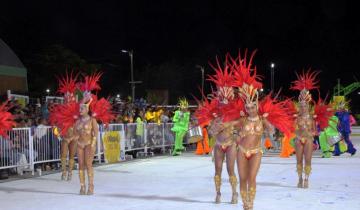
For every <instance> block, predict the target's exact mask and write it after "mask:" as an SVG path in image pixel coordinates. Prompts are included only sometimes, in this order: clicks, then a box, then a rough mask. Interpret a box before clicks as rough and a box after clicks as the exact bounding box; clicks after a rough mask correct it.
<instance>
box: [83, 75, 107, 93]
mask: <svg viewBox="0 0 360 210" xmlns="http://www.w3.org/2000/svg"><path fill="white" fill-rule="evenodd" d="M101 75H102V73H101V72H98V73H94V74H92V75H90V76H85V81H84V82H82V83H80V84H79V89H80V90H81V91H84V92H85V91H86V92H91V91H93V90H101V88H100V85H99V83H98V82H99V80H100V77H101Z"/></svg>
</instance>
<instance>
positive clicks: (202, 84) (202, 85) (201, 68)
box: [195, 65, 205, 92]
mask: <svg viewBox="0 0 360 210" xmlns="http://www.w3.org/2000/svg"><path fill="white" fill-rule="evenodd" d="M195 67H196V68H199V69H200V71H201V92H204V72H205V69H204V67H203V66H200V65H196V66H195Z"/></svg>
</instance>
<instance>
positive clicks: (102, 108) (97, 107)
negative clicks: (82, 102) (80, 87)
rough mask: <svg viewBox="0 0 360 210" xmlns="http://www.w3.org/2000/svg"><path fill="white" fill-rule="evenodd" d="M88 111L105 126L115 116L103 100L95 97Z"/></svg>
mask: <svg viewBox="0 0 360 210" xmlns="http://www.w3.org/2000/svg"><path fill="white" fill-rule="evenodd" d="M90 110H91V113H92V117H94V118H95V119H96V120H98V121H101V123H103V124H105V125H108V124H109V123H110V122H111V121H112V120H113V119H115V115H114V114H113V112H112V106H111V104H110V102H109V101H108V100H106V99H105V98H101V99H100V100H98V99H97V97H93V100H92V102H91V104H90Z"/></svg>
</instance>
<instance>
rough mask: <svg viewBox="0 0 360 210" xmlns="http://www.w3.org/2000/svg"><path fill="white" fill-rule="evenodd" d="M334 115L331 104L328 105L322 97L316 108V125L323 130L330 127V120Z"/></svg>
mask: <svg viewBox="0 0 360 210" xmlns="http://www.w3.org/2000/svg"><path fill="white" fill-rule="evenodd" d="M333 115H334V111H333V109H332V108H331V105H330V104H326V102H325V101H323V100H322V99H321V98H320V97H319V100H318V101H317V103H316V104H315V107H314V119H315V121H316V124H317V125H319V126H320V129H321V130H323V129H325V128H326V127H328V126H329V119H330V118H331V117H332V116H333Z"/></svg>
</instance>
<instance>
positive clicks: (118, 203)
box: [0, 146, 360, 210]
mask: <svg viewBox="0 0 360 210" xmlns="http://www.w3.org/2000/svg"><path fill="white" fill-rule="evenodd" d="M358 148H359V146H358ZM224 169H225V168H224ZM213 173H214V170H213V163H212V162H211V157H198V156H194V155H192V154H184V155H183V156H180V157H154V158H150V159H143V160H136V161H132V162H126V163H120V164H113V165H105V166H100V167H96V170H95V195H93V196H80V195H78V190H79V181H78V177H77V172H76V171H75V176H74V178H73V180H72V181H71V182H62V181H60V179H59V178H60V174H52V175H47V176H42V177H38V178H32V179H24V180H18V181H12V182H7V183H0V209H1V210H31V209H36V210H42V209H46V210H52V209H59V210H82V209H84V210H85V209H86V210H91V209H96V210H106V209H121V210H137V209H139V210H140V209H144V210H177V209H179V210H185V209H194V210H212V209H213V210H219V209H242V206H241V202H240V198H239V204H237V205H231V204H229V201H230V198H231V191H230V185H229V183H228V180H227V178H228V176H227V174H226V171H224V172H223V178H224V180H223V186H222V194H223V196H222V201H223V202H222V203H221V204H214V203H213V200H214V196H215V192H214V184H213ZM257 181H258V188H257V191H258V193H257V196H256V200H255V209H258V210H272V209H274V210H287V209H289V210H293V209H301V210H304V209H305V210H339V209H346V210H359V209H360V155H359V153H358V154H357V155H355V156H353V157H349V155H344V156H341V157H335V158H330V159H322V158H319V157H314V159H313V173H312V175H311V179H310V188H309V189H306V190H305V189H298V188H296V187H295V185H296V182H297V175H296V172H295V159H294V158H289V159H282V158H279V157H269V156H265V157H264V158H263V161H262V165H261V169H260V172H259V175H258V179H257Z"/></svg>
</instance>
